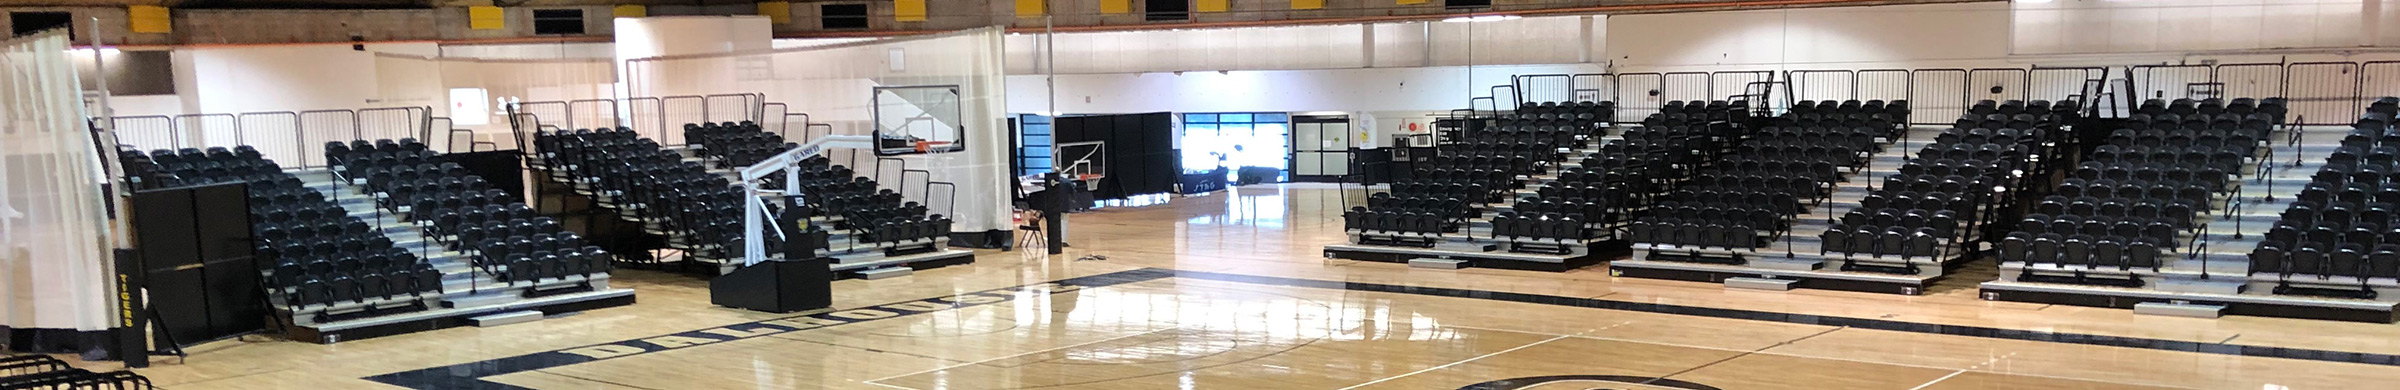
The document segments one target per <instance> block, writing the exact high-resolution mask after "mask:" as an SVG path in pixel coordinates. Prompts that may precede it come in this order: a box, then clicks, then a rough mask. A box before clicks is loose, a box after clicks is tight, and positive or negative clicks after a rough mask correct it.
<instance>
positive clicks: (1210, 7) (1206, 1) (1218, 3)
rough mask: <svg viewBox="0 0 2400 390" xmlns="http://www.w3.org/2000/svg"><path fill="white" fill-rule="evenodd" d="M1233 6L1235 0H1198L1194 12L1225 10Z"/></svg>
mask: <svg viewBox="0 0 2400 390" xmlns="http://www.w3.org/2000/svg"><path fill="white" fill-rule="evenodd" d="M1231 8H1233V0H1196V1H1194V2H1193V3H1192V12H1225V10H1227V9H1231Z"/></svg>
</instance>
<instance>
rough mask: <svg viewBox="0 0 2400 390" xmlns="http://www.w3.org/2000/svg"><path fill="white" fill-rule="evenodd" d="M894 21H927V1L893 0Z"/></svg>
mask: <svg viewBox="0 0 2400 390" xmlns="http://www.w3.org/2000/svg"><path fill="white" fill-rule="evenodd" d="M892 20H898V21H902V22H922V21H925V0H892Z"/></svg>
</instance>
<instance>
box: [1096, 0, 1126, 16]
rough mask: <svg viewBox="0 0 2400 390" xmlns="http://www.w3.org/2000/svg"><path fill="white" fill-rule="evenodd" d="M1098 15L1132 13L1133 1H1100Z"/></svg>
mask: <svg viewBox="0 0 2400 390" xmlns="http://www.w3.org/2000/svg"><path fill="white" fill-rule="evenodd" d="M1100 13H1104V14H1124V13H1133V0H1100Z"/></svg>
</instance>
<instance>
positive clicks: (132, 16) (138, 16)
mask: <svg viewBox="0 0 2400 390" xmlns="http://www.w3.org/2000/svg"><path fill="white" fill-rule="evenodd" d="M125 13H126V16H127V19H129V20H130V21H131V25H130V26H128V27H130V28H132V29H133V32H136V33H144V34H163V33H170V32H175V23H174V22H173V21H170V20H168V19H167V7H160V6H155V5H136V6H129V7H125Z"/></svg>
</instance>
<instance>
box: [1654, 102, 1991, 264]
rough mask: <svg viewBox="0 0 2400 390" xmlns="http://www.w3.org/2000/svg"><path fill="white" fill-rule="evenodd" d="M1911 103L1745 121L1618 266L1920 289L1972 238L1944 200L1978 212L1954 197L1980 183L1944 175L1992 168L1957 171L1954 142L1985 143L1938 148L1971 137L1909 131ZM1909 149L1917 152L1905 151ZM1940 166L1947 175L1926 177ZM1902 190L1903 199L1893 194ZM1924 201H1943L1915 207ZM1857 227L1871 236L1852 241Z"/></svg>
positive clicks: (1962, 153)
mask: <svg viewBox="0 0 2400 390" xmlns="http://www.w3.org/2000/svg"><path fill="white" fill-rule="evenodd" d="M1913 114H1914V113H1913V110H1912V109H1911V108H1910V106H1909V103H1908V102H1907V101H1905V100H1899V101H1889V102H1885V101H1873V100H1869V101H1858V100H1848V101H1799V102H1794V103H1793V104H1792V106H1791V107H1790V108H1789V109H1788V110H1787V111H1786V112H1783V113H1780V114H1777V115H1775V116H1772V117H1765V118H1761V119H1760V120H1758V121H1753V122H1751V123H1748V124H1746V125H1747V126H1748V127H1750V128H1754V129H1753V130H1741V131H1737V132H1734V134H1737V135H1740V137H1737V138H1735V139H1734V141H1735V142H1740V143H1739V144H1736V145H1737V146H1736V147H1734V148H1733V149H1732V150H1731V151H1730V152H1728V153H1726V154H1724V155H1723V157H1720V158H1717V159H1715V160H1713V161H1710V164H1709V167H1708V168H1707V169H1704V170H1702V171H1701V173H1699V174H1697V175H1695V176H1694V177H1693V178H1692V180H1691V182H1692V183H1695V184H1697V185H1692V186H1688V187H1686V188H1685V189H1682V190H1678V191H1676V192H1675V195H1673V197H1672V199H1670V200H1664V201H1660V202H1659V204H1660V205H1662V206H1663V205H1668V204H1673V205H1675V207H1676V208H1675V209H1670V210H1669V211H1666V212H1660V211H1657V210H1654V211H1653V215H1655V217H1653V218H1648V219H1646V220H1645V222H1646V223H1645V224H1637V225H1636V229H1637V231H1639V232H1638V233H1637V234H1636V237H1637V238H1636V242H1637V244H1636V247H1637V250H1636V252H1635V258H1633V259H1629V260H1622V261H1617V262H1614V263H1612V264H1611V265H1610V268H1611V270H1612V271H1613V272H1615V273H1618V274H1620V275H1622V276H1626V277H1639V278H1656V279H1671V280H1687V281H1701V282H1724V281H1728V280H1729V279H1737V278H1739V279H1756V280H1760V281H1763V282H1768V283H1766V284H1763V285H1760V286H1765V285H1772V286H1776V287H1775V288H1819V289H1839V290H1854V291H1873V292H1887V293H1900V294H1916V293H1919V292H1922V291H1923V289H1924V287H1925V285H1927V284H1928V283H1930V282H1932V281H1933V280H1936V279H1939V278H1941V277H1943V276H1944V275H1947V274H1948V272H1949V268H1950V267H1947V266H1946V265H1950V264H1953V263H1956V262H1959V261H1962V260H1963V259H1964V253H1963V252H1964V251H1963V250H1960V249H1957V248H1959V247H1963V246H1965V244H1964V243H1963V240H1962V238H1968V237H1972V236H1973V235H1972V234H1971V231H1972V230H1971V226H1970V225H1972V221H1973V220H1974V218H1972V216H1971V215H1960V214H1962V213H1967V211H1947V209H1948V208H1950V206H1951V204H1950V203H1952V202H1955V203H1958V206H1960V207H1961V208H1965V209H1968V211H1971V210H1972V209H1973V207H1971V206H1973V205H1975V204H1977V203H1973V202H1970V201H1968V200H1967V199H1954V197H1953V196H1950V195H1948V194H1952V193H1963V192H1966V191H1965V190H1964V187H1966V186H1967V185H1969V184H1968V183H1973V181H1971V180H1965V179H1964V178H1963V177H1961V178H1955V179H1957V180H1955V181H1957V183H1948V184H1946V185H1945V182H1944V179H1951V178H1949V177H1948V176H1951V175H1955V174H1960V173H1964V174H1967V175H1980V174H1982V172H1979V171H1978V172H1953V170H1952V169H1950V167H1952V166H1956V165H1964V163H1961V162H1946V163H1944V162H1942V161H1945V159H1946V158H1949V157H1951V156H1949V155H1948V154H1949V153H1957V156H1955V157H1956V159H1957V160H1959V161H1964V160H1966V159H1967V158H1968V157H1969V156H1971V155H1973V154H1976V153H1980V152H1981V151H1979V150H1976V149H1975V148H1959V149H1958V150H1955V151H1953V150H1951V149H1950V148H1947V147H1942V146H1943V145H1945V144H1953V143H1958V142H1960V140H1959V139H1958V138H1960V137H1962V136H1965V135H1967V134H1965V133H1964V132H1960V133H1959V134H1954V135H1941V134H1940V132H1936V131H1933V130H1931V129H1919V128H1912V127H1911V126H1909V125H1908V121H1909V119H1908V118H1910V117H1911V116H1912V115H1913ZM1729 125H1730V124H1729ZM1978 142H1981V139H1980V138H1979V139H1978ZM1920 147H1930V148H1928V149H1924V150H1919V148H1920ZM1795 149H1796V150H1795ZM1912 151H1913V152H1917V153H1919V156H1918V159H1916V160H1911V159H1909V158H1908V156H1909V155H1910V154H1912ZM1927 151H1930V152H1932V153H1931V154H1923V153H1924V152H1927ZM1976 165H1978V166H1982V165H1988V164H1984V163H1980V162H1978V163H1977V164H1976ZM1929 166H1930V167H1936V168H1934V169H1927V167H1929ZM1929 170H1930V171H1936V172H1927V171H1929ZM2007 171H2008V170H2005V169H2004V170H1998V171H1997V172H2003V173H2005V172H2007ZM1931 173H1940V174H1941V175H1932V176H1929V177H1925V176H1928V175H1931ZM1879 185H1880V188H1879V187H1878V186H1879ZM1945 186H1947V187H1958V188H1951V191H1947V192H1943V193H1941V194H1938V195H1941V196H1939V197H1938V199H1940V200H1942V201H1943V202H1942V203H1933V202H1931V200H1932V199H1936V197H1935V195H1937V194H1933V192H1935V191H1936V190H1938V189H1940V188H1943V187H1945ZM1916 187H1924V188H1916ZM1992 187H1993V186H1991V185H1985V186H1983V187H1982V188H1983V189H1984V191H1986V192H1989V190H1990V189H1991V188H1992ZM1902 194H1906V195H1907V196H1908V197H1907V198H1906V200H1905V201H1903V202H1892V201H1890V199H1893V198H1895V197H1898V196H1900V195H1902ZM1675 199H1680V201H1678V200H1675ZM1920 199H1923V200H1924V201H1920ZM1920 203H1924V204H1925V205H1926V206H1932V207H1935V208H1942V209H1944V210H1932V209H1919V207H1920ZM1886 214H1888V215H1886ZM1837 216H1841V217H1842V218H1839V219H1837V218H1836V217H1837ZM1878 223H1885V224H1882V225H1878ZM1861 231H1871V232H1872V234H1867V235H1866V238H1865V239H1863V240H1861V239H1853V238H1852V236H1854V235H1858V232H1861ZM1887 232H1888V233H1890V234H1889V235H1890V236H1891V237H1890V238H1886V237H1883V236H1884V235H1885V233H1887ZM1940 232H1947V233H1940ZM1729 285H1734V284H1730V283H1729ZM1762 288H1764V287H1762Z"/></svg>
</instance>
